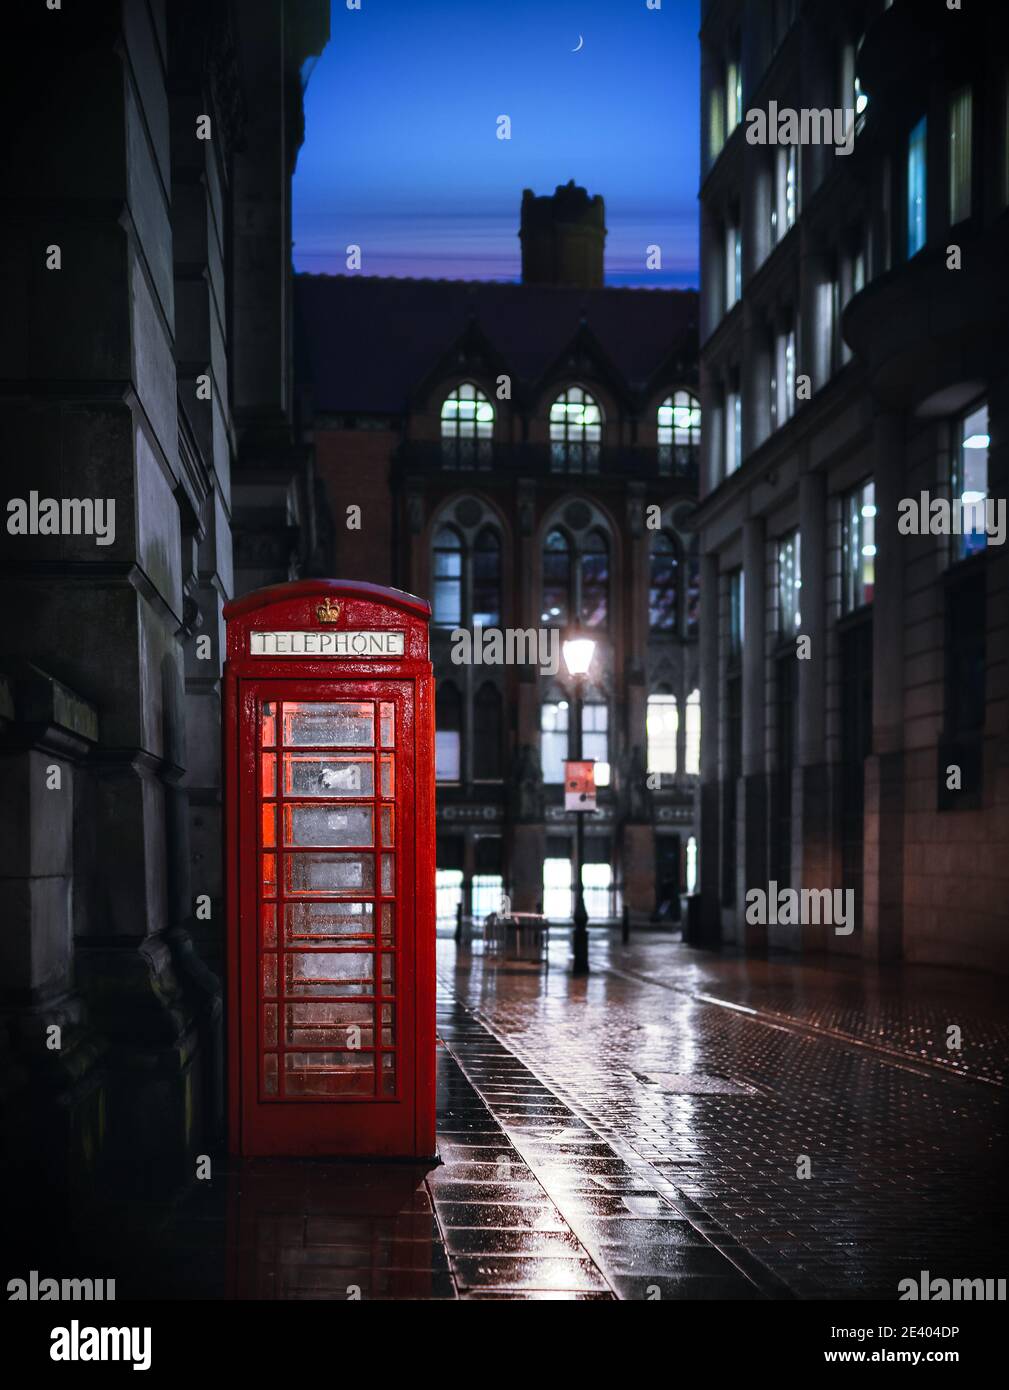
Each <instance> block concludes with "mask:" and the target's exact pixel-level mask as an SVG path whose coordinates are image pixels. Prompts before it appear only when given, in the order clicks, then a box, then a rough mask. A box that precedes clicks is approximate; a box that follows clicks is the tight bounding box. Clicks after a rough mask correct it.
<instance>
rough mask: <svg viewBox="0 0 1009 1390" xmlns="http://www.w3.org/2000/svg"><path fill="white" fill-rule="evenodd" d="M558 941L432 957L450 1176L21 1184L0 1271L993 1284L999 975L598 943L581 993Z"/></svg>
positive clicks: (245, 1295) (219, 1291)
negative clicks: (66, 1190) (95, 1193)
mask: <svg viewBox="0 0 1009 1390" xmlns="http://www.w3.org/2000/svg"><path fill="white" fill-rule="evenodd" d="M568 950H569V947H568V941H567V938H566V935H565V934H562V933H555V934H554V936H553V939H552V941H551V946H550V952H551V959H550V966H549V969H545V968H544V969H529V968H527V967H523V968H521V969H513V968H511V967H510V966H509V964H508V962H506V961H504V962H502V961H498V962H496V963H495V962H494V961H491V960H484V959H483V958H482V956H481V955H480V954H479V952H478V951H471V950H469V949H467V948H465V947H462V948H460V947H457V946H456V945H455V943H454V942H452V941H450V940H443V941H441V942H439V961H440V965H439V968H440V1003H439V1018H438V1024H439V1034H440V1038H441V1043H440V1045H439V1054H438V1065H439V1080H438V1085H439V1093H438V1133H439V1151H440V1158H441V1162H440V1163H439V1164H438V1165H437V1166H430V1165H423V1164H413V1163H399V1164H397V1163H363V1162H353V1163H350V1162H347V1163H344V1162H340V1161H337V1160H325V1161H324V1160H304V1161H302V1160H271V1161H267V1160H255V1161H245V1162H239V1161H236V1160H232V1159H227V1158H224V1157H221V1156H218V1157H215V1158H214V1161H213V1177H212V1179H211V1180H210V1181H205V1182H195V1183H194V1184H193V1185H192V1186H191V1187H190V1188H189V1189H188V1190H187V1191H186V1192H183V1193H181V1194H176V1193H164V1192H160V1191H156V1190H150V1191H146V1192H144V1191H140V1192H138V1191H137V1190H136V1185H135V1183H134V1184H133V1185H132V1187H131V1195H129V1196H126V1195H124V1194H125V1191H126V1189H125V1187H124V1188H122V1189H120V1190H117V1191H112V1192H109V1193H107V1194H106V1196H105V1198H104V1199H103V1200H101V1201H99V1202H97V1203H93V1204H90V1205H85V1204H83V1203H81V1202H77V1201H75V1200H74V1199H72V1198H71V1197H69V1196H68V1195H67V1194H54V1193H47V1194H45V1195H44V1198H42V1199H40V1200H39V1201H38V1202H27V1201H25V1200H24V1199H23V1198H18V1196H17V1194H15V1193H11V1192H8V1193H7V1194H6V1197H7V1199H8V1202H10V1201H11V1199H12V1198H13V1204H14V1207H15V1215H16V1216H18V1217H20V1218H21V1219H22V1220H23V1221H27V1222H28V1225H27V1227H25V1228H23V1229H20V1230H19V1229H17V1223H16V1222H13V1223H12V1222H10V1221H9V1222H8V1223H6V1225H5V1235H6V1240H5V1249H4V1257H5V1258H4V1269H5V1270H6V1271H7V1273H6V1274H4V1278H7V1277H11V1276H12V1275H21V1274H23V1273H24V1272H25V1271H28V1270H31V1269H40V1270H43V1271H45V1272H47V1273H51V1274H53V1275H57V1276H59V1275H71V1274H74V1275H78V1276H79V1275H81V1274H87V1275H89V1276H91V1277H94V1278H98V1277H104V1278H115V1279H116V1281H117V1291H116V1296H117V1299H120V1300H126V1299H131V1298H159V1299H160V1298H173V1299H186V1298H211V1299H213V1298H232V1299H283V1300H308V1299H312V1300H316V1299H324V1300H330V1301H334V1300H339V1301H349V1302H353V1301H357V1300H361V1301H372V1300H383V1299H392V1300H407V1299H418V1300H430V1299H472V1300H478V1301H479V1300H487V1299H529V1300H540V1299H571V1300H579V1301H581V1300H592V1299H603V1300H612V1299H614V1298H618V1299H642V1300H654V1299H674V1300H683V1299H686V1300H695V1299H703V1300H708V1299H788V1298H796V1297H798V1298H804V1299H806V1298H812V1299H827V1298H832V1299H833V1298H841V1299H846V1298H847V1299H851V1298H883V1299H894V1298H895V1297H896V1294H897V1284H898V1282H899V1280H901V1279H903V1278H907V1277H909V1276H911V1277H914V1278H917V1276H918V1273H919V1271H920V1270H923V1269H928V1270H930V1271H931V1272H932V1274H934V1275H936V1276H938V1277H953V1278H971V1279H978V1278H1000V1277H1004V1273H1005V1271H1004V1266H1003V1264H1002V1257H1001V1252H1000V1246H999V1225H1000V1221H1001V1220H1003V1219H1004V1216H1005V1209H1006V1198H1005V1195H1004V1182H1003V1176H1002V1175H1003V1172H1004V1164H1005V1157H1006V1143H1005V1134H1004V1127H1003V1124H1002V1119H1001V1109H1002V1087H1001V1084H1000V1083H1001V1078H1002V1077H1003V1076H1004V1075H1005V1070H1006V1057H1007V1055H1009V1030H1007V1029H1006V1026H1005V1011H1004V1007H1003V1005H1002V1002H1001V1000H1000V999H999V997H998V992H997V987H996V986H993V985H992V984H990V983H989V982H988V981H985V980H979V979H977V978H974V977H971V976H969V975H966V974H962V975H957V974H955V973H953V972H939V971H925V970H920V969H919V970H914V969H912V968H904V969H891V970H889V971H880V970H867V969H863V968H861V967H855V966H850V965H849V966H842V967H840V968H837V969H833V968H831V969H829V970H828V969H826V968H824V967H822V966H820V965H815V966H810V965H807V964H804V963H796V962H794V961H787V962H786V961H781V962H776V961H746V960H741V959H731V958H728V959H727V958H718V957H715V956H710V955H705V954H702V953H699V952H692V951H690V950H688V949H687V948H684V947H682V946H680V945H679V944H678V943H676V942H674V941H672V940H670V939H669V938H666V937H661V936H658V935H653V934H644V933H642V934H641V936H640V938H639V939H637V940H635V941H633V942H632V943H630V944H629V945H622V944H621V943H620V942H619V940H618V939H616V937H609V936H607V935H606V934H605V933H593V936H592V955H593V971H592V974H591V975H590V976H589V977H588V978H578V979H576V978H573V977H572V976H571V974H570V972H569V970H568V968H567V967H568ZM952 1024H956V1025H957V1026H958V1027H959V1028H960V1029H961V1030H962V1035H963V1038H962V1042H963V1046H962V1049H961V1050H960V1051H959V1052H957V1053H955V1054H948V1053H947V1051H946V1048H945V1039H946V1036H947V1034H946V1029H947V1028H948V1027H949V1026H950V1025H952ZM805 1173H808V1176H803V1174H805ZM137 1176H141V1177H142V1176H143V1175H142V1174H141V1175H137V1174H134V1175H133V1177H134V1178H136V1177H137Z"/></svg>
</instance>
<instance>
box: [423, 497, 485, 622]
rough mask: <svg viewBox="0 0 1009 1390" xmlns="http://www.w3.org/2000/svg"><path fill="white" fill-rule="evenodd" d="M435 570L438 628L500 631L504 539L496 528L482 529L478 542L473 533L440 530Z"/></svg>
mask: <svg viewBox="0 0 1009 1390" xmlns="http://www.w3.org/2000/svg"><path fill="white" fill-rule="evenodd" d="M464 500H465V501H466V502H472V499H464ZM456 512H458V507H457V508H456ZM477 524H479V512H478V514H477ZM431 569H432V574H433V582H432V588H433V591H434V604H433V615H432V616H433V621H434V623H435V624H436V626H438V627H466V626H473V627H496V626H497V625H498V624H499V623H500V621H501V536H500V533H499V532H498V531H497V530H496V528H495V527H494V526H493V525H484V526H482V527H481V529H480V530H479V531H478V532H477V534H476V537H475V539H474V537H473V532H472V531H469V532H467V533H466V534H465V535H464V534H461V533H460V532H459V531H458V530H457V529H456V528H455V526H441V527H439V528H438V529H437V530H436V531H435V536H434V545H433V547H432V553H431Z"/></svg>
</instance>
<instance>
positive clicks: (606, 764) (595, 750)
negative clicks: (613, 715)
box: [582, 700, 610, 787]
mask: <svg viewBox="0 0 1009 1390" xmlns="http://www.w3.org/2000/svg"><path fill="white" fill-rule="evenodd" d="M609 714H610V712H609V708H608V707H607V705H606V704H605V703H604V702H603V701H602V700H586V701H585V703H584V704H583V705H582V757H583V758H584V759H585V760H586V761H587V762H595V765H596V766H595V779H596V786H597V787H608V786H609V785H610V732H609Z"/></svg>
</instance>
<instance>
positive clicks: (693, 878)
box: [687, 835, 697, 893]
mask: <svg viewBox="0 0 1009 1390" xmlns="http://www.w3.org/2000/svg"><path fill="white" fill-rule="evenodd" d="M696 888H697V841H696V840H695V839H694V837H693V835H691V836H690V838H689V839H688V840H687V892H688V893H693V892H694V890H695V889H696Z"/></svg>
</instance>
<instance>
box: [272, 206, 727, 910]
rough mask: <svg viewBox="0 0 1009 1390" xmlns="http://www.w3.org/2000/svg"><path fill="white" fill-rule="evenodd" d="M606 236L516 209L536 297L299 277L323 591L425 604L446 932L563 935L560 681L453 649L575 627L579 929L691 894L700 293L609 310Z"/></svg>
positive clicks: (619, 298)
mask: <svg viewBox="0 0 1009 1390" xmlns="http://www.w3.org/2000/svg"><path fill="white" fill-rule="evenodd" d="M548 214H550V215H553V216H554V217H555V220H556V225H555V226H554V228H553V230H552V231H551V228H550V226H549V225H548V224H549V216H548ZM602 224H603V205H602V200H601V199H600V198H598V197H597V198H594V199H590V198H589V197H588V196H587V195H586V194H585V192H584V190H582V189H576V188H574V186H573V185H568V186H567V187H562V188H558V190H557V193H556V194H555V195H554V197H553V199H549V198H547V199H544V198H534V197H533V195H532V194H531V193H530V192H528V191H527V193H526V195H525V197H524V199H523V204H522V233H521V234H522V237H523V257H524V260H523V264H524V267H525V271H526V275H527V277H528V280H530V281H532V282H531V283H530V282H527V281H524V282H523V283H521V284H508V283H490V282H486V283H481V282H465V281H449V280H444V281H435V280H409V279H377V278H369V277H362V276H353V275H350V276H332V277H330V276H309V275H299V276H298V277H297V280H296V295H297V322H298V334H299V350H300V353H301V369H300V373H299V375H300V377H301V378H302V379H303V386H304V390H305V392H306V398H305V402H304V414H305V418H306V419H311V421H312V443H313V446H314V454H315V466H316V469H317V474H318V478H319V482H320V484H321V485H322V487H323V488H324V489H325V494H326V497H327V499H328V503H329V512H330V516H331V519H332V524H333V550H332V559H331V570H332V572H333V573H336V574H340V575H346V576H348V577H353V578H360V579H369V580H375V581H378V582H380V583H391V584H394V585H399V586H401V587H403V588H405V589H408V590H410V591H412V592H414V593H418V594H424V595H428V596H430V597H431V598H432V600H433V603H434V624H433V637H432V647H433V657H434V662H435V670H436V674H437V679H438V742H439V765H438V779H439V795H438V830H439V838H438V872H439V902H440V911H441V913H442V915H443V916H445V917H450V916H452V915H454V911H455V907H456V905H457V904H458V903H460V902H461V903H462V905H463V908H464V911H465V912H466V913H472V914H473V915H474V916H475V917H478V918H479V917H482V916H483V915H484V914H485V913H486V912H488V911H490V910H491V909H492V908H495V907H497V905H498V903H499V900H500V895H501V893H502V892H506V893H507V894H509V896H510V897H511V900H512V902H513V905H514V906H515V907H516V908H518V909H520V910H535V909H536V908H537V907H539V906H540V905H542V906H543V908H544V910H545V911H546V912H547V913H548V914H549V915H551V916H552V917H555V918H558V919H563V918H566V917H568V916H569V913H570V899H571V894H570V882H571V878H570V876H571V856H572V835H573V817H572V816H568V815H566V814H565V812H564V808H563V800H562V795H561V793H562V787H561V776H562V771H561V764H562V761H563V759H564V758H565V757H567V756H568V747H569V732H568V727H567V726H568V711H569V693H570V692H569V690H568V688H567V686H566V682H565V674H564V671H563V668H562V670H561V671H560V672H559V673H558V674H557V675H556V676H548V675H544V674H543V673H542V672H541V671H540V670H539V669H538V668H537V667H533V666H526V665H520V666H515V665H499V666H490V665H457V664H454V663H453V662H452V659H451V648H452V642H451V633H452V631H453V630H455V629H458V628H472V627H474V626H481V627H483V628H514V629H518V628H521V629H540V628H546V629H551V628H554V629H561V628H563V627H564V626H565V625H566V624H567V623H568V622H570V621H571V620H573V619H576V618H580V619H581V620H582V621H583V622H584V623H586V624H588V625H589V626H590V627H591V628H592V629H593V631H594V633H595V634H596V636H597V637H598V639H599V643H600V646H599V652H598V656H597V661H596V666H595V670H594V680H593V684H592V687H591V691H590V695H589V700H588V703H587V705H586V707H585V713H584V718H583V734H584V755H585V756H586V757H593V758H596V759H597V760H598V762H599V763H600V764H604V765H605V770H604V771H602V772H601V775H602V777H604V778H608V781H607V784H606V785H605V787H604V788H603V790H602V792H601V796H600V805H599V810H598V812H597V814H596V815H595V816H593V817H592V818H591V819H590V821H589V823H588V825H587V827H586V831H587V851H588V852H587V856H586V858H587V866H586V869H585V873H584V878H583V882H584V883H585V885H586V889H587V894H588V908H589V912H590V914H591V915H592V917H593V918H594V919H596V920H602V919H607V918H612V917H613V916H615V915H618V914H619V912H620V910H621V907H622V904H623V903H625V902H626V903H627V905H628V907H629V908H630V909H631V911H632V912H633V913H634V914H635V915H636V916H640V917H642V918H644V917H647V916H649V915H651V914H652V913H653V912H654V911H655V909H656V907H657V904H658V903H659V902H661V900H662V899H663V897H664V896H668V894H669V892H670V885H672V886H673V888H674V889H683V888H684V887H686V886H687V884H688V882H692V879H693V875H694V872H695V865H696V830H695V823H694V787H695V782H696V777H697V756H698V747H699V737H700V733H699V716H700V706H699V696H698V694H697V686H698V679H697V658H696V652H697V632H698V588H697V556H696V541H695V537H694V533H693V523H692V516H693V510H694V497H695V489H696V468H697V450H698V438H699V426H700V415H699V411H698V408H697V400H696V397H695V395H694V392H695V389H696V386H695V382H696V363H695V346H694V344H695V338H696V327H697V319H696V313H697V309H696V306H697V297H696V295H695V294H694V293H693V292H690V291H686V292H681V291H664V290H647V289H633V290H632V289H606V288H600V287H599V286H601V283H602V259H603V239H604V234H605V231H604V228H603V225H602ZM534 242H536V244H537V249H536V250H535V251H534V249H533V244H534ZM345 323H353V324H354V325H355V332H354V333H353V334H352V335H350V336H348V335H346V334H343V333H339V332H336V331H334V325H337V324H345ZM649 507H656V508H658V511H657V512H653V513H652V518H653V520H655V521H657V522H660V523H661V524H659V525H657V526H656V528H655V529H649V524H648V514H647V511H646V509H647V508H649ZM348 508H350V509H353V508H360V518H359V520H360V529H355V528H356V525H357V521H358V518H357V515H356V513H354V512H353V511H351V512H348ZM646 726H647V727H646ZM649 765H650V766H651V767H652V769H653V771H654V772H655V774H656V775H655V776H654V777H653V778H652V779H651V783H652V785H651V786H649V785H648V777H647V770H648V766H649ZM677 905H678V903H677Z"/></svg>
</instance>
